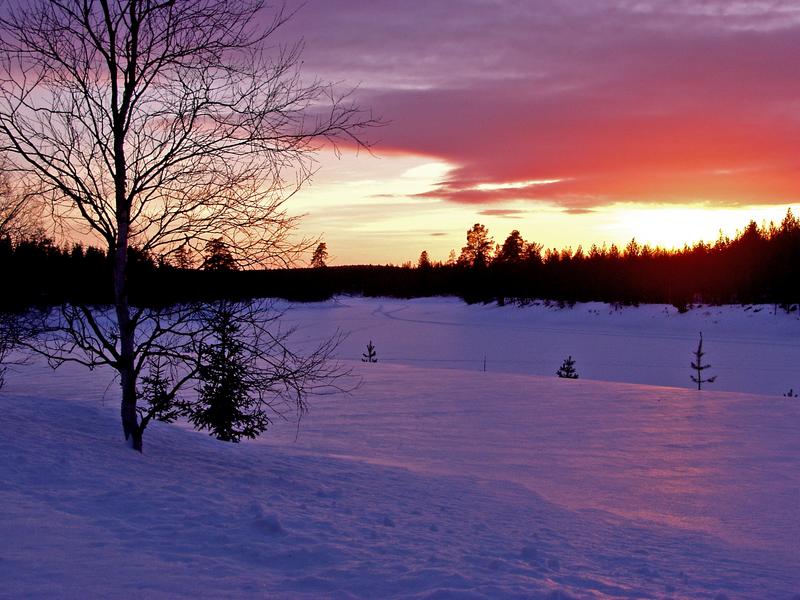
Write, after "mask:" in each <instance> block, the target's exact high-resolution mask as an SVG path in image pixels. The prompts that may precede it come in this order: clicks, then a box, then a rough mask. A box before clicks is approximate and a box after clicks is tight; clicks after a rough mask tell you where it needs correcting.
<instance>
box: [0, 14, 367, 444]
mask: <svg viewBox="0 0 800 600" xmlns="http://www.w3.org/2000/svg"><path fill="white" fill-rule="evenodd" d="M262 8H263V3H262V1H261V0H240V1H237V2H230V1H228V0H114V1H112V0H52V1H51V0H33V1H32V2H26V3H22V2H19V3H18V4H17V5H16V6H14V10H13V11H12V13H11V15H10V16H6V17H5V18H3V19H2V21H1V22H0V24H1V25H2V35H0V47H2V66H1V67H0V150H3V151H5V152H6V153H7V154H8V156H9V161H10V165H9V169H10V171H11V172H12V173H14V174H15V176H16V177H18V178H20V179H21V180H23V181H25V182H26V183H27V184H29V185H31V186H38V187H39V188H40V189H41V191H42V193H43V195H44V197H46V198H47V199H48V201H49V203H50V206H51V208H52V212H53V215H54V217H55V218H56V219H57V220H58V221H59V222H60V223H62V224H64V226H65V227H66V226H71V227H72V229H78V228H80V229H83V230H84V233H87V232H90V233H91V234H93V235H94V236H95V237H96V238H99V239H100V240H102V242H103V243H104V245H105V246H106V248H107V250H108V253H109V256H110V257H111V258H112V261H113V297H114V311H113V315H112V314H106V313H102V314H99V315H96V314H92V312H91V311H89V310H88V309H86V308H85V307H67V309H66V310H65V313H64V315H63V316H62V321H63V323H61V325H63V326H64V327H62V328H61V330H60V331H61V335H62V337H61V338H60V341H59V338H58V335H57V332H56V327H55V325H56V324H54V323H51V324H50V325H51V327H50V329H49V331H50V332H51V335H52V337H51V338H50V340H49V341H50V345H49V346H48V354H49V356H50V358H51V359H52V360H53V361H55V363H56V364H58V363H60V362H63V361H67V360H72V361H77V362H80V363H82V364H85V365H88V366H90V367H91V366H96V365H98V364H106V365H109V366H111V367H113V368H114V369H116V371H117V372H118V374H119V379H120V385H121V391H122V402H121V415H122V426H123V430H124V433H125V437H126V439H129V440H131V441H132V445H133V447H134V448H136V449H138V450H141V447H142V439H141V434H142V429H141V423H139V421H138V419H137V378H138V376H139V374H140V372H141V370H142V368H143V367H144V365H145V364H147V361H148V358H149V357H151V356H153V355H154V354H155V355H158V354H159V353H167V352H168V349H167V347H166V346H165V344H164V340H165V339H169V338H170V337H171V336H173V335H175V334H176V332H177V331H178V330H179V329H180V326H181V323H183V324H184V325H186V323H185V322H184V321H185V319H184V318H183V317H181V316H180V315H176V314H174V313H171V314H169V315H168V316H167V317H165V316H164V314H163V313H162V312H153V311H148V310H146V309H144V308H141V307H133V306H132V305H131V303H130V301H129V297H130V292H131V289H130V285H129V278H128V256H129V249H130V248H131V247H136V248H138V249H139V250H140V251H142V252H144V253H152V254H160V255H164V256H167V257H168V256H169V255H170V254H171V253H173V252H175V251H177V250H178V248H181V247H188V248H189V249H190V250H192V251H193V252H194V253H195V254H201V253H202V249H203V248H204V247H205V244H206V243H207V242H209V241H210V240H215V239H218V238H221V239H222V240H223V241H224V242H225V243H226V245H227V247H228V248H229V249H230V251H231V253H232V254H233V255H234V258H235V260H236V263H237V264H239V265H241V266H252V265H256V264H258V265H266V264H270V263H272V264H274V263H279V264H280V263H282V264H288V263H290V262H291V261H292V260H293V259H294V257H295V256H297V255H298V254H299V253H300V252H302V251H304V250H306V249H307V248H308V244H303V243H298V242H295V241H293V239H292V237H291V236H290V234H291V233H292V230H293V229H294V227H295V225H296V217H293V216H290V215H288V214H287V212H286V210H285V202H286V200H287V199H288V198H289V197H291V195H292V194H293V193H294V192H295V191H296V190H297V189H298V188H299V186H300V185H301V184H302V183H303V182H305V181H306V180H307V179H308V177H310V175H311V173H312V171H313V169H314V165H315V163H314V156H315V151H316V150H318V149H319V148H320V147H321V146H322V144H325V143H330V144H332V145H333V147H334V148H337V144H338V143H341V142H342V141H344V142H346V143H349V144H355V145H356V146H360V145H363V143H362V141H361V138H360V137H359V132H360V131H362V129H363V128H364V127H367V126H369V125H371V124H373V123H374V122H373V121H372V119H371V117H369V116H368V115H364V114H363V113H362V112H361V111H360V110H359V109H358V107H356V106H354V105H352V104H351V103H349V101H348V99H347V96H346V95H345V96H337V95H335V93H334V91H333V90H332V88H331V87H329V86H326V85H323V84H322V83H320V82H319V81H316V80H310V81H309V80H306V79H303V78H301V75H300V73H299V71H298V67H299V56H300V50H301V48H300V45H295V46H290V47H272V48H270V47H269V45H268V44H269V43H271V41H272V38H273V37H274V36H273V34H274V33H275V31H276V30H277V29H278V28H279V27H280V26H281V25H282V24H283V23H284V22H285V21H286V19H287V18H288V17H289V16H290V15H288V14H287V13H286V12H285V11H283V10H278V11H277V12H276V13H275V14H273V15H272V16H271V17H270V18H269V19H268V20H267V21H266V22H265V16H266V15H265V14H264V12H265V11H264V10H262ZM165 318H166V321H163V319H165ZM179 354H180V353H179Z"/></svg>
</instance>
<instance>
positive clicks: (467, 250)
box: [458, 223, 494, 268]
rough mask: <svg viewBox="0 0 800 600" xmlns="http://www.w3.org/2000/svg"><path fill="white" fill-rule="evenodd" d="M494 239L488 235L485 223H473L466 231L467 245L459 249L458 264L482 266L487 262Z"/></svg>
mask: <svg viewBox="0 0 800 600" xmlns="http://www.w3.org/2000/svg"><path fill="white" fill-rule="evenodd" d="M493 247H494V240H493V239H492V238H491V237H489V230H488V229H487V228H486V226H485V225H481V224H480V223H475V224H474V225H473V226H472V228H471V229H470V230H469V231H467V245H466V246H464V247H463V248H462V249H461V255H460V256H459V257H458V264H459V265H461V266H465V267H475V268H482V267H486V266H487V265H488V264H489V261H490V258H491V255H492V248H493Z"/></svg>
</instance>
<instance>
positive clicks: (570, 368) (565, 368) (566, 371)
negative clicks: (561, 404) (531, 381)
mask: <svg viewBox="0 0 800 600" xmlns="http://www.w3.org/2000/svg"><path fill="white" fill-rule="evenodd" d="M556 375H558V376H559V377H561V378H564V379H577V378H578V372H577V371H576V370H575V359H574V358H572V355H570V356H568V357H567V358H565V359H564V362H563V363H561V366H560V367H559V368H558V371H556Z"/></svg>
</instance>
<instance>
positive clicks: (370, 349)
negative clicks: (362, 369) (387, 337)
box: [361, 340, 378, 363]
mask: <svg viewBox="0 0 800 600" xmlns="http://www.w3.org/2000/svg"><path fill="white" fill-rule="evenodd" d="M361 362H368V363H376V362H378V353H377V352H376V351H375V346H374V345H373V344H372V340H370V341H369V344H367V351H366V352H364V353H363V354H362V355H361Z"/></svg>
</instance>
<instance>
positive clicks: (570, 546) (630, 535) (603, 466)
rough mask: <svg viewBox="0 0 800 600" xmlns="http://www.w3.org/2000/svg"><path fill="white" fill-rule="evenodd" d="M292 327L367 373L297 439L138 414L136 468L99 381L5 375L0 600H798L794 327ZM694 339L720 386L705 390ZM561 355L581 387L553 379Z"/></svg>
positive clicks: (347, 309)
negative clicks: (201, 428) (234, 437)
mask: <svg viewBox="0 0 800 600" xmlns="http://www.w3.org/2000/svg"><path fill="white" fill-rule="evenodd" d="M287 319H288V320H294V321H296V322H297V324H298V325H299V331H298V334H299V335H300V336H304V337H305V338H307V339H309V340H313V339H315V338H318V337H320V336H323V335H325V334H326V333H327V332H330V331H334V330H335V329H336V328H337V327H338V328H341V329H342V330H343V331H345V332H351V334H350V336H349V338H348V339H347V340H346V341H345V343H344V344H343V345H342V347H341V351H340V355H341V357H342V359H343V360H349V361H352V362H350V363H349V364H350V366H352V368H353V370H354V376H356V377H360V378H361V380H362V382H361V385H360V386H359V387H358V388H357V389H356V390H355V391H353V392H352V393H351V394H349V395H336V396H333V395H332V396H324V397H319V398H316V399H314V400H313V405H312V412H311V414H310V415H309V416H308V417H307V418H306V419H305V420H304V421H303V423H302V426H301V428H300V430H299V435H297V430H296V429H295V427H294V426H293V425H291V424H288V423H287V424H279V425H277V426H276V427H275V428H274V429H273V430H272V431H270V432H268V433H267V434H266V436H265V437H264V438H263V439H262V440H259V441H257V442H249V443H243V444H240V445H232V444H225V443H222V442H217V441H215V440H212V439H210V438H208V437H207V436H206V435H204V434H200V433H196V432H192V431H189V430H187V429H185V428H183V427H180V426H174V425H163V424H156V425H154V426H152V427H151V429H148V431H147V433H146V435H145V454H144V455H142V456H139V455H137V454H135V453H133V452H131V451H130V450H129V449H127V448H125V447H124V445H123V444H122V443H121V441H120V436H121V434H120V431H119V430H120V427H119V424H118V407H117V406H116V389H115V387H114V386H113V385H112V387H110V388H109V387H108V385H109V378H108V376H107V375H106V374H103V373H102V372H94V373H87V372H84V371H81V370H77V369H67V370H65V371H63V372H61V371H60V372H56V374H52V373H49V372H48V371H47V370H45V369H44V368H42V367H39V366H36V365H32V366H30V367H27V368H26V369H24V370H21V371H19V372H18V373H16V374H14V375H13V376H12V377H11V378H10V382H9V384H8V386H7V388H6V389H5V390H4V391H3V392H2V394H1V395H0V402H2V404H3V409H2V412H1V413H0V415H2V416H0V456H2V461H0V498H2V507H3V510H2V511H0V597H4V598H6V597H7V598H28V597H30V598H39V597H54V598H56V597H57V598H95V597H112V596H113V597H117V598H134V597H136V598H161V597H167V598H169V597H208V598H220V597H235V598H243V597H247V598H250V597H265V596H268V597H276V598H294V597H301V598H328V597H334V598H354V597H355V598H384V597H419V598H517V597H518V598H547V599H551V600H557V599H562V600H563V599H569V598H708V599H715V600H722V599H725V598H727V599H729V600H734V599H739V598H748V599H765V600H769V599H776V600H790V599H792V600H796V599H797V598H800V399H799V398H786V397H783V396H782V393H783V392H785V391H787V390H788V388H789V387H794V389H795V390H796V389H798V388H800V370H798V367H797V365H798V364H800V362H798V358H800V320H798V319H797V317H796V315H795V316H792V315H783V314H780V313H779V314H778V315H772V314H771V311H770V310H769V309H768V308H764V309H762V310H760V311H758V312H756V309H754V308H751V309H749V310H744V308H742V307H725V308H707V309H701V310H698V311H693V312H690V313H689V314H686V315H678V314H677V313H676V312H675V311H674V309H672V308H665V307H641V308H638V309H624V310H622V311H613V310H611V309H609V307H607V306H604V305H578V306H576V307H575V308H574V309H571V310H570V309H565V310H556V309H551V308H546V307H544V306H538V307H527V308H516V307H504V308H498V307H493V306H465V305H462V304H460V303H458V302H457V301H455V300H447V299H432V300H415V301H398V300H366V299H351V298H340V299H338V300H337V301H334V302H330V303H322V304H314V305H304V306H300V307H298V308H297V309H295V310H293V311H291V312H290V313H289V314H288V315H287ZM701 329H702V331H703V333H704V339H705V349H706V350H707V352H708V354H707V355H706V356H707V359H708V362H709V363H711V364H712V365H713V367H712V369H710V370H709V371H710V372H711V373H712V374H713V373H716V374H718V376H719V379H718V381H717V383H715V384H713V385H711V386H709V389H708V390H704V391H703V392H697V391H696V390H692V389H689V385H690V382H689V380H688V376H689V370H688V362H689V360H690V358H691V356H690V353H691V351H692V350H693V349H694V347H695V346H696V343H697V332H698V331H699V330H701ZM370 339H371V340H373V342H374V343H375V346H376V347H377V350H378V358H379V360H380V362H379V363H378V364H364V363H361V362H360V361H359V360H358V357H359V356H360V354H361V352H363V350H364V347H365V345H366V342H367V341H369V340H370ZM567 354H572V355H573V356H574V357H576V359H577V361H578V362H577V368H578V371H579V373H580V374H581V379H580V380H578V381H568V380H560V379H558V378H556V377H555V376H554V375H553V373H554V371H555V369H556V368H557V367H558V366H559V364H560V363H561V360H562V359H563V358H564V357H565V356H566V355H567ZM484 355H485V356H486V362H487V370H486V372H483V357H484ZM601 379H605V380H607V381H599V380H601ZM609 380H610V381H609ZM620 382H623V383H620ZM625 382H627V383H625ZM643 384H648V385H643ZM670 385H671V386H678V387H666V386H670ZM657 386H660V387H657ZM679 388H681V389H679ZM720 390H734V391H733V392H727V391H720ZM745 392H746V393H745ZM752 392H756V393H759V394H761V395H755V394H753V393H752Z"/></svg>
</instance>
